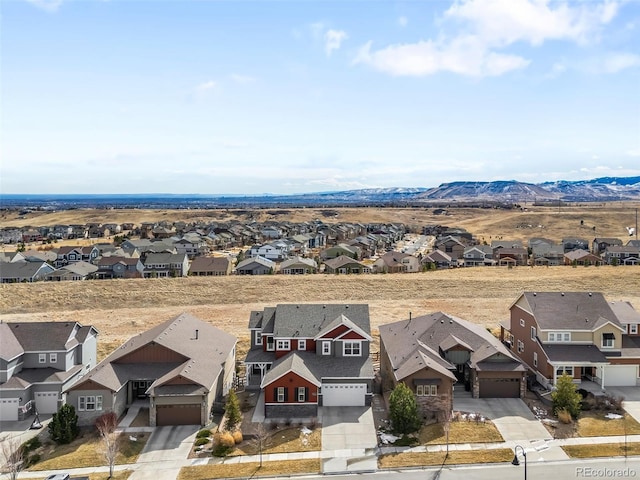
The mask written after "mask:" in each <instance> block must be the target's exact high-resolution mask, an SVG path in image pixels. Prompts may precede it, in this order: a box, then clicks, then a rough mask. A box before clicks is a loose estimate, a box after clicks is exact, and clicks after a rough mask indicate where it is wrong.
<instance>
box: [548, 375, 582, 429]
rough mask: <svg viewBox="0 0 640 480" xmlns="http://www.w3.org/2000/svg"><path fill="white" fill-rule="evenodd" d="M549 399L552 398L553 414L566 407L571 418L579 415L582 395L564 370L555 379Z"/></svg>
mask: <svg viewBox="0 0 640 480" xmlns="http://www.w3.org/2000/svg"><path fill="white" fill-rule="evenodd" d="M551 399H552V400H553V413H554V414H555V415H557V414H558V412H559V411H560V410H563V409H567V411H568V412H569V413H570V414H571V416H572V417H573V418H578V415H580V410H581V408H582V403H581V402H582V395H580V393H578V391H577V390H576V384H575V383H573V378H572V377H571V376H570V375H567V373H566V372H564V373H563V374H562V376H561V377H560V378H558V379H557V381H556V389H555V391H554V392H553V393H552V394H551Z"/></svg>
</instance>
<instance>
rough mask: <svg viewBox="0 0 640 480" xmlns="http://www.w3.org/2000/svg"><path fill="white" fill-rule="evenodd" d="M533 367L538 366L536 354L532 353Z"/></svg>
mask: <svg viewBox="0 0 640 480" xmlns="http://www.w3.org/2000/svg"><path fill="white" fill-rule="evenodd" d="M533 366H534V367H537V366H538V353H537V352H533Z"/></svg>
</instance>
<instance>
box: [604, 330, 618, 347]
mask: <svg viewBox="0 0 640 480" xmlns="http://www.w3.org/2000/svg"><path fill="white" fill-rule="evenodd" d="M615 340H616V337H615V336H614V335H613V333H603V334H602V348H613V347H614V342H615Z"/></svg>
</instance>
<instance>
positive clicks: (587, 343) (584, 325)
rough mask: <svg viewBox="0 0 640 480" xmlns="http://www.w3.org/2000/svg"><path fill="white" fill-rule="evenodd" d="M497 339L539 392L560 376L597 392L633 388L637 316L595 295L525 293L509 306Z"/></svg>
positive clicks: (639, 341) (639, 352)
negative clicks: (533, 379)
mask: <svg viewBox="0 0 640 480" xmlns="http://www.w3.org/2000/svg"><path fill="white" fill-rule="evenodd" d="M510 312H511V313H510V318H509V320H507V321H505V322H503V323H502V325H501V339H502V340H503V341H504V342H505V343H506V344H507V345H509V346H510V349H511V350H512V351H513V353H514V354H516V355H517V356H518V357H519V358H520V359H521V360H522V361H523V362H524V363H525V364H526V365H527V366H528V367H529V369H530V370H531V371H532V372H533V373H535V376H536V379H537V381H538V382H539V383H541V384H542V385H543V386H545V387H549V388H550V387H552V386H553V385H555V383H556V381H557V379H558V377H559V376H560V375H562V374H563V373H564V372H566V373H567V374H569V375H571V376H572V377H573V379H574V382H575V383H580V382H581V381H583V380H589V381H593V382H596V383H598V384H599V385H600V387H601V388H602V389H605V388H606V387H614V386H636V385H637V384H638V365H639V364H640V338H639V337H638V325H640V314H639V313H638V312H636V311H635V310H634V309H633V307H632V306H631V304H630V303H628V302H608V301H607V300H606V299H605V298H604V296H603V295H602V293H599V292H566V293H561V292H525V293H523V294H522V295H520V296H519V297H518V299H517V300H516V301H515V302H514V303H513V304H512V305H511V307H510Z"/></svg>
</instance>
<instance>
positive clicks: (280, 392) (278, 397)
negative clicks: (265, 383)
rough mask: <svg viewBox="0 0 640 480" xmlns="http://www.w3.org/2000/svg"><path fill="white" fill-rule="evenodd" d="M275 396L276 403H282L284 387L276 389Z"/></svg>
mask: <svg viewBox="0 0 640 480" xmlns="http://www.w3.org/2000/svg"><path fill="white" fill-rule="evenodd" d="M277 388H278V390H277V395H276V402H278V403H284V401H285V398H284V387H277Z"/></svg>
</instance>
